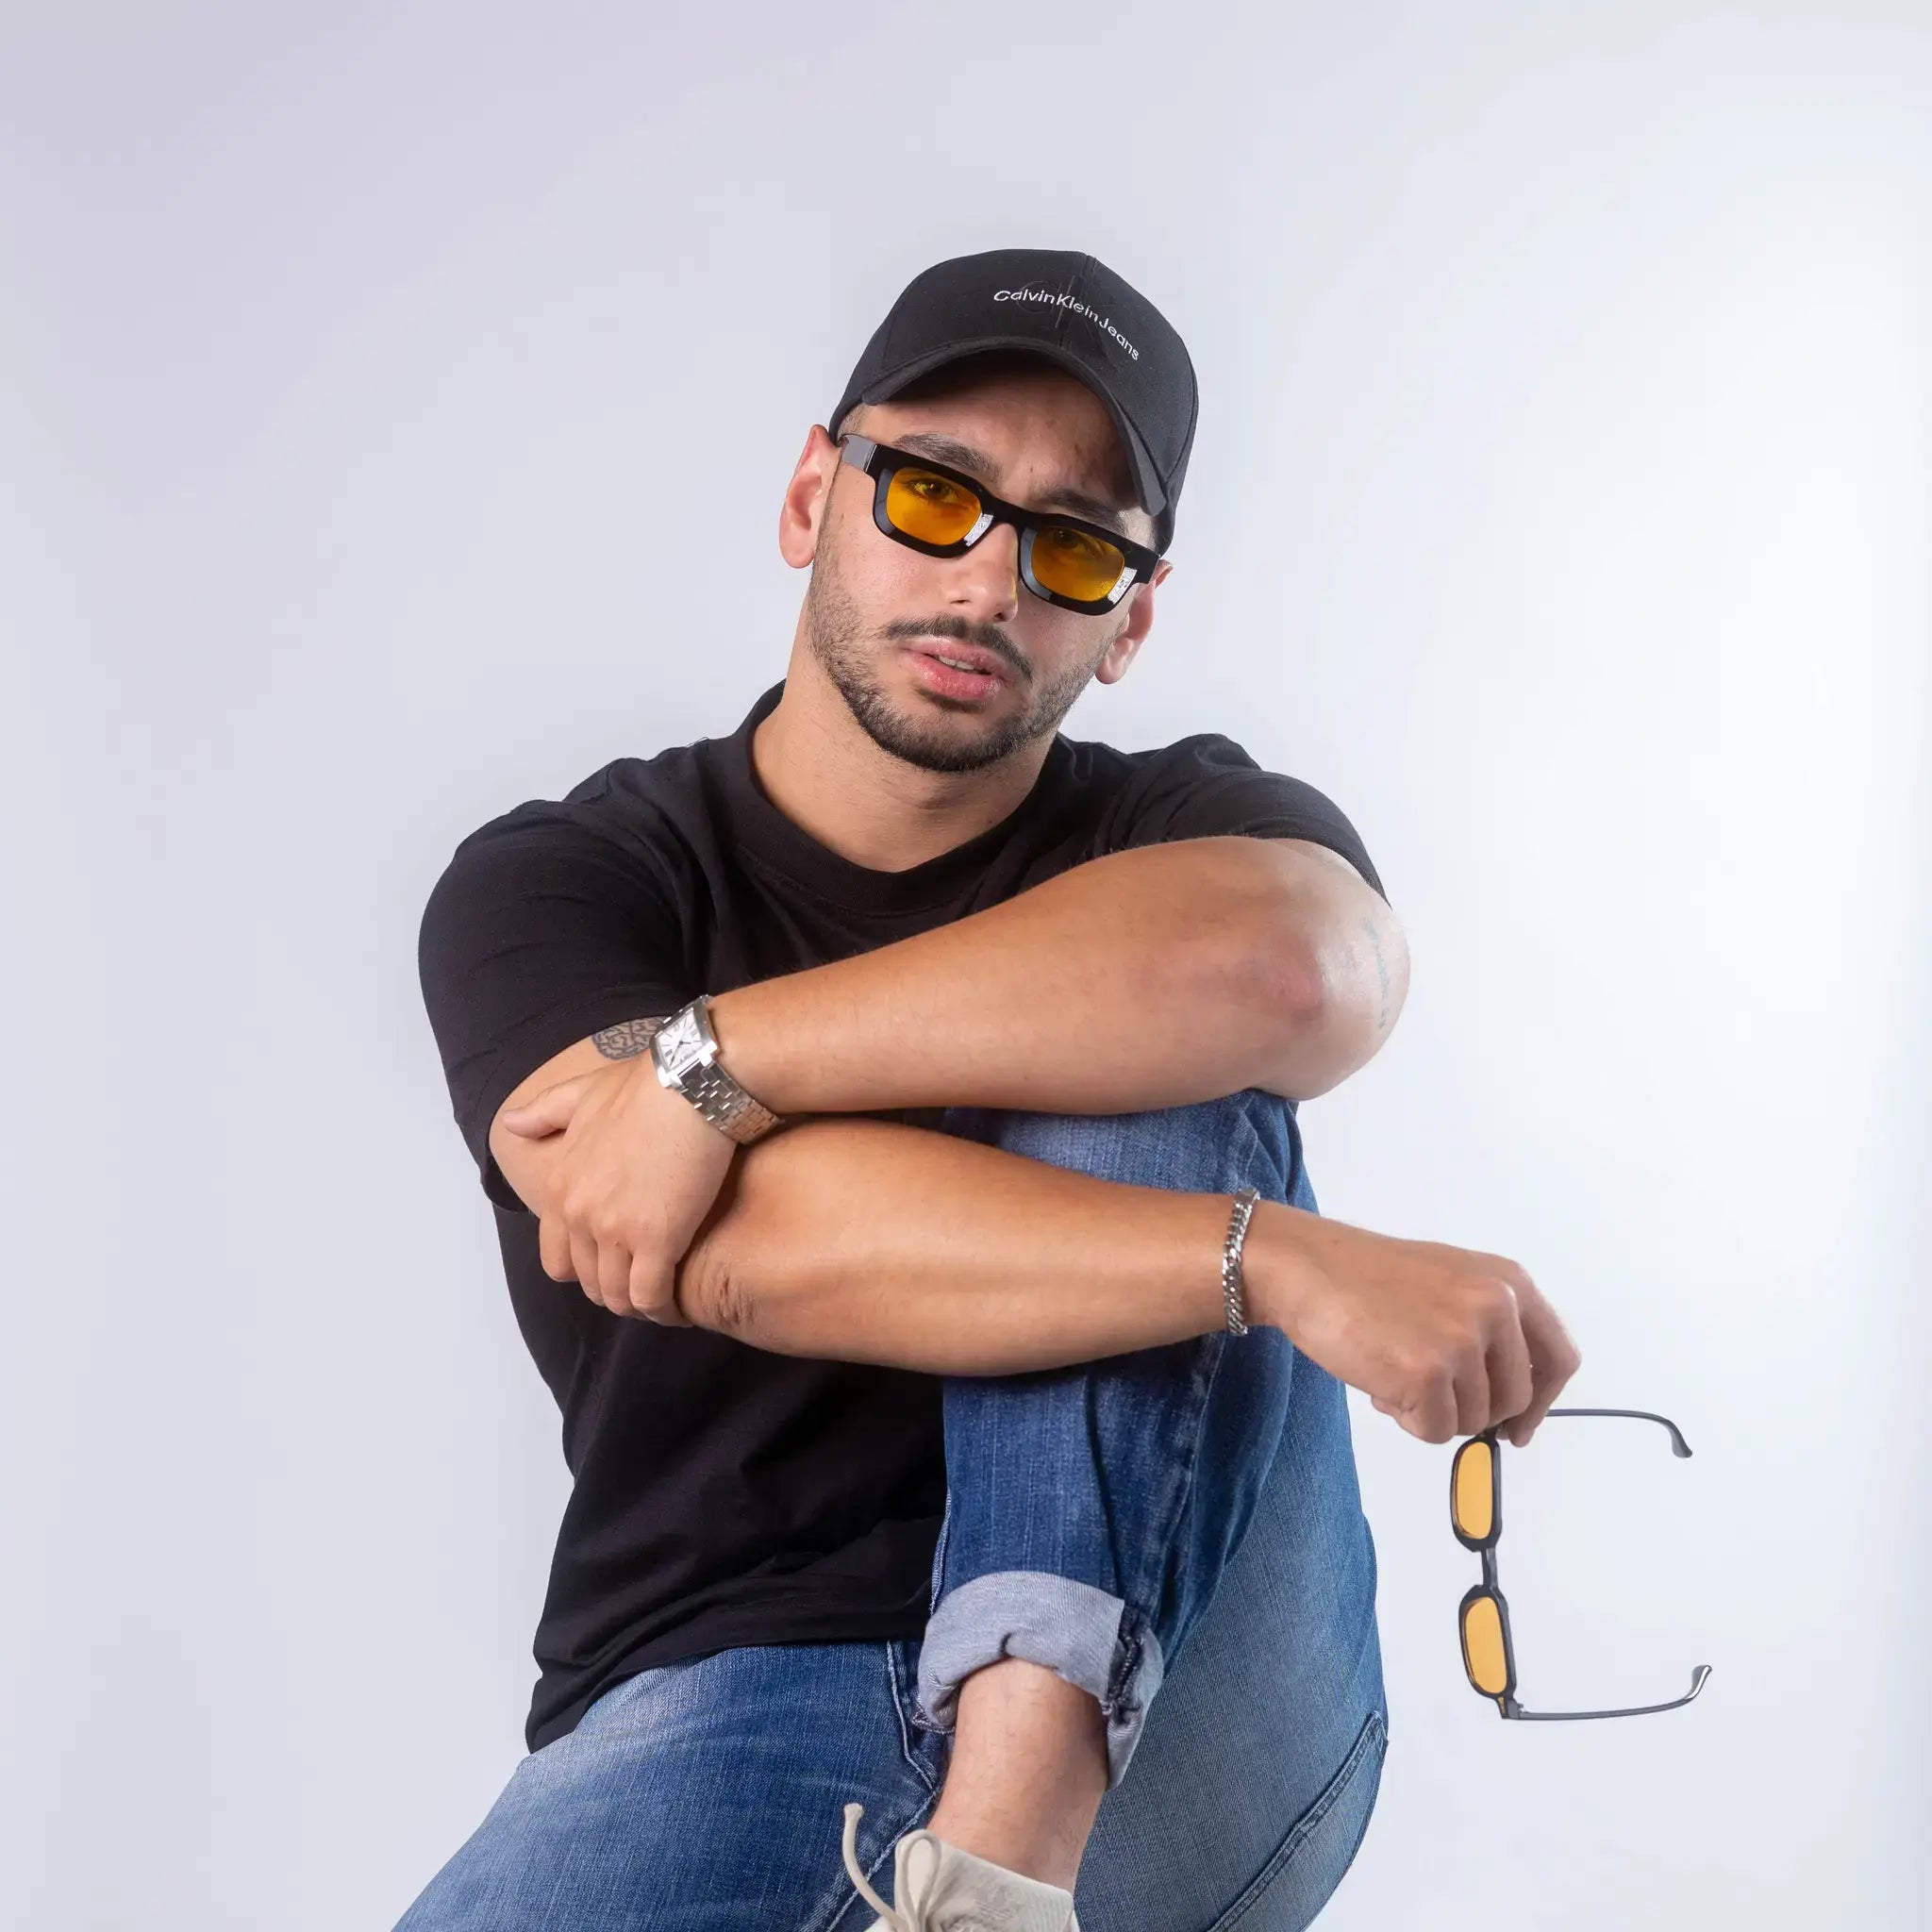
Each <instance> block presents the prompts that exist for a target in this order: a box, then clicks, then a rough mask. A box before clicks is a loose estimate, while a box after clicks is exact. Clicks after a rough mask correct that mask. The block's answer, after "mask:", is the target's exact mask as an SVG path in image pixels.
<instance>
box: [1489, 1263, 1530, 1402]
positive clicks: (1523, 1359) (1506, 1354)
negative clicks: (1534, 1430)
mask: <svg viewBox="0 0 1932 1932" xmlns="http://www.w3.org/2000/svg"><path fill="white" fill-rule="evenodd" d="M1527 1279H1528V1277H1527V1276H1525V1277H1524V1283H1525V1286H1526V1285H1527ZM1505 1286H1506V1287H1507V1288H1508V1290H1509V1300H1508V1307H1507V1309H1506V1310H1505V1311H1504V1313H1503V1315H1502V1317H1501V1318H1500V1319H1499V1320H1498V1322H1497V1324H1496V1325H1495V1327H1494V1329H1493V1330H1492V1331H1491V1336H1490V1352H1489V1369H1490V1415H1489V1421H1488V1422H1485V1423H1484V1424H1481V1426H1482V1427H1484V1428H1488V1427H1489V1426H1490V1425H1491V1424H1500V1423H1504V1422H1507V1421H1508V1420H1509V1418H1511V1417H1512V1416H1519V1415H1521V1414H1522V1413H1523V1411H1524V1409H1525V1408H1527V1407H1529V1404H1530V1400H1531V1398H1532V1397H1533V1395H1534V1394H1535V1392H1536V1382H1535V1375H1534V1373H1533V1371H1532V1370H1531V1368H1530V1362H1531V1359H1532V1357H1531V1355H1530V1349H1529V1342H1528V1341H1527V1339H1526V1337H1525V1336H1524V1328H1523V1305H1524V1295H1523V1294H1522V1292H1521V1291H1519V1290H1517V1289H1516V1288H1515V1287H1514V1286H1513V1285H1512V1284H1507V1283H1506V1284H1505ZM1512 1440H1513V1439H1512Z"/></svg>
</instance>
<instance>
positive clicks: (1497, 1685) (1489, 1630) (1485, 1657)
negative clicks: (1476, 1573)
mask: <svg viewBox="0 0 1932 1932" xmlns="http://www.w3.org/2000/svg"><path fill="white" fill-rule="evenodd" d="M1462 1662H1463V1667H1464V1668H1465V1669H1466V1670H1467V1671H1468V1672H1469V1681H1470V1682H1471V1683H1472V1684H1474V1686H1475V1688H1476V1689H1477V1690H1478V1691H1481V1692H1482V1693H1483V1695H1484V1696H1485V1697H1500V1696H1502V1694H1503V1693H1504V1692H1505V1691H1507V1690H1508V1688H1509V1664H1508V1658H1507V1655H1506V1653H1505V1651H1504V1649H1503V1613H1502V1611H1501V1610H1499V1609H1498V1608H1497V1607H1496V1600H1495V1598H1494V1597H1492V1596H1479V1597H1477V1598H1476V1600H1475V1601H1474V1603H1473V1604H1471V1605H1470V1606H1469V1607H1468V1608H1467V1609H1466V1610H1464V1611H1463V1613H1462Z"/></svg>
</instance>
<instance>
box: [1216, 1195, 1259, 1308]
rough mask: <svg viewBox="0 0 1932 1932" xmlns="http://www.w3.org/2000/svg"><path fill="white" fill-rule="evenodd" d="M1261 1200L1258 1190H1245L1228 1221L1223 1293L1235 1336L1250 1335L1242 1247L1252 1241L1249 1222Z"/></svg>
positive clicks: (1222, 1271)
mask: <svg viewBox="0 0 1932 1932" xmlns="http://www.w3.org/2000/svg"><path fill="white" fill-rule="evenodd" d="M1260 1198H1261V1191H1260V1190H1259V1189H1258V1188H1242V1189H1241V1191H1239V1192H1238V1193H1237V1194H1236V1195H1235V1197H1234V1208H1233V1209H1232V1210H1231V1211H1230V1213H1229V1215H1228V1218H1227V1238H1226V1240H1225V1241H1223V1242H1222V1244H1221V1291H1222V1294H1223V1296H1224V1299H1225V1301H1226V1303H1227V1328H1228V1333H1229V1334H1231V1335H1245V1334H1246V1333H1247V1332H1248V1324H1247V1320H1246V1316H1245V1314H1244V1312H1243V1310H1242V1307H1241V1288H1242V1282H1241V1247H1242V1244H1243V1243H1244V1242H1245V1241H1247V1238H1248V1222H1249V1220H1250V1218H1251V1217H1252V1216H1253V1214H1254V1212H1255V1203H1256V1202H1257V1201H1258V1200H1259V1199H1260Z"/></svg>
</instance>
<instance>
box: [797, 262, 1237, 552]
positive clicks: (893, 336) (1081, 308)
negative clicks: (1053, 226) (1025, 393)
mask: <svg viewBox="0 0 1932 1932" xmlns="http://www.w3.org/2000/svg"><path fill="white" fill-rule="evenodd" d="M987 349H1024V350H1030V351H1032V352H1033V353H1034V354H1036V355H1040V356H1043V357H1045V358H1047V359H1048V360H1049V361H1052V362H1057V363H1058V364H1059V365H1060V367H1061V368H1063V369H1065V370H1068V371H1069V372H1071V373H1072V374H1073V375H1077V376H1078V377H1079V378H1080V380H1081V381H1082V382H1084V383H1085V384H1086V385H1087V387H1088V388H1089V389H1091V391H1093V392H1094V393H1095V394H1096V395H1097V396H1098V397H1099V398H1100V400H1101V401H1102V402H1103V403H1105V404H1106V405H1107V410H1108V415H1110V416H1111V417H1112V418H1113V421H1114V427H1115V428H1116V429H1118V430H1119V431H1120V436H1121V441H1122V443H1123V444H1124V446H1125V449H1126V453H1127V467H1128V471H1129V474H1130V475H1132V476H1133V479H1134V493H1135V495H1136V496H1137V497H1138V498H1139V499H1140V502H1141V508H1142V509H1144V510H1145V511H1146V512H1147V513H1148V515H1149V516H1151V517H1152V518H1153V519H1154V531H1155V543H1154V547H1155V548H1156V549H1157V550H1162V551H1164V550H1165V549H1166V548H1167V546H1168V544H1169V542H1170V541H1172V539H1173V537H1174V504H1175V502H1176V501H1177V500H1178V498H1179V496H1180V493H1181V479H1182V478H1183V477H1184V476H1185V475H1187V473H1188V453H1189V451H1190V450H1191V448H1192V447H1193V443H1194V418H1195V416H1196V414H1197V413H1198V411H1199V406H1200V394H1199V391H1198V390H1197V389H1196V387H1195V383H1194V365H1193V363H1192V362H1191V361H1190V360H1189V358H1188V351H1187V345H1186V343H1184V342H1183V341H1181V339H1180V337H1179V336H1178V335H1176V334H1175V333H1174V328H1173V326H1172V325H1170V324H1169V322H1168V320H1167V318H1166V317H1165V316H1164V315H1162V314H1161V312H1160V311H1159V310H1158V308H1155V306H1154V305H1153V303H1151V302H1150V301H1148V300H1147V298H1146V297H1145V296H1144V295H1141V294H1140V293H1138V292H1137V291H1135V290H1133V289H1131V288H1129V287H1128V285H1127V284H1126V283H1125V282H1124V281H1123V280H1122V279H1121V278H1120V276H1119V275H1115V274H1114V272H1113V271H1112V270H1111V269H1110V268H1108V266H1107V265H1106V264H1105V263H1104V262H1100V261H1096V260H1095V259H1094V258H1093V257H1092V256H1091V255H1076V254H1074V253H1072V252H1071V251H1069V250H1065V249H1057V248H994V249H991V250H989V251H988V252H987V253H985V254H983V255H960V256H956V257H955V258H953V259H952V260H950V261H941V262H939V263H937V264H936V265H935V266H933V267H932V268H929V269H926V270H925V271H924V273H923V274H921V275H915V276H914V277H913V278H912V280H911V281H910V282H908V284H907V285H906V288H905V290H904V291H903V292H902V293H901V294H900V296H899V299H898V300H897V301H896V302H894V303H893V304H892V307H891V311H890V312H889V313H888V314H887V316H886V319H885V321H883V322H882V323H880V324H879V325H878V327H877V328H876V329H875V330H874V332H873V338H872V341H869V342H868V343H867V344H866V345H865V353H864V354H863V355H862V356H860V357H859V358H858V367H857V368H856V369H854V370H853V372H852V376H851V380H850V381H848V382H847V383H846V385H845V393H844V394H843V395H842V396H841V397H840V398H839V407H838V408H836V409H834V410H833V411H832V413H831V415H830V417H829V418H827V426H828V427H829V428H830V430H831V432H832V435H833V436H834V437H835V438H836V437H837V436H838V434H839V425H840V424H841V422H842V421H843V420H844V418H845V416H846V414H847V413H848V412H849V411H850V410H851V409H853V408H856V407H857V406H858V404H860V403H882V402H884V401H885V400H886V399H887V398H888V397H889V396H891V395H892V394H893V393H894V392H895V391H899V390H902V389H904V388H905V387H906V386H907V384H908V383H909V382H912V381H913V380H914V379H915V378H917V377H919V376H922V375H926V374H927V373H928V372H929V371H931V370H934V369H938V368H940V367H941V365H942V364H944V363H947V362H957V361H958V360H959V359H960V358H963V357H966V356H976V355H978V354H980V353H981V352H982V351H984V350H987Z"/></svg>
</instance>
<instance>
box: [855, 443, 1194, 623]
mask: <svg viewBox="0 0 1932 1932" xmlns="http://www.w3.org/2000/svg"><path fill="white" fill-rule="evenodd" d="M839 460H840V461H841V462H844V463H850V464H851V465H852V467H853V468H854V469H855V470H857V471H858V473H859V474H860V475H865V476H870V477H872V478H873V479H874V490H873V496H872V520H873V522H874V524H876V525H878V526H879V528H880V530H881V531H883V532H884V533H885V535H887V536H888V537H890V538H891V540H892V541H893V542H895V543H904V544H905V545H907V547H908V549H912V550H918V551H923V552H924V554H925V555H926V556H927V557H963V556H964V555H965V554H966V552H967V551H969V550H971V549H972V548H973V546H974V544H975V543H977V542H978V541H979V540H980V539H981V538H982V537H984V536H985V535H986V533H987V532H988V531H989V530H991V528H992V526H993V525H995V524H1011V525H1012V526H1013V527H1014V529H1015V530H1017V531H1018V532H1019V533H1020V580H1021V582H1022V583H1024V585H1025V586H1026V588H1027V589H1028V590H1029V591H1032V592H1033V594H1034V595H1035V596H1036V597H1043V598H1045V600H1046V601H1047V602H1048V603H1049V604H1058V606H1059V608H1061V609H1062V610H1080V611H1084V612H1086V613H1087V615H1089V616H1090V617H1092V616H1102V615H1104V614H1105V613H1106V612H1108V611H1109V610H1112V609H1114V608H1117V607H1118V606H1119V604H1120V601H1121V599H1122V598H1123V597H1124V596H1125V595H1126V594H1127V592H1128V591H1131V590H1132V589H1133V588H1134V586H1135V585H1136V584H1140V583H1145V582H1146V581H1147V580H1148V578H1150V577H1151V576H1152V575H1154V566H1155V565H1156V564H1158V562H1159V561H1160V554H1159V552H1158V551H1155V550H1148V549H1146V548H1144V547H1143V546H1142V545H1141V544H1139V543H1132V542H1129V541H1127V539H1126V538H1124V537H1123V536H1122V535H1121V534H1120V532H1119V531H1118V530H1109V529H1106V528H1103V527H1102V526H1101V525H1098V524H1088V523H1082V522H1081V521H1080V519H1079V518H1078V517H1069V516H1059V515H1050V514H1048V513H1046V512H1045V511H1042V510H1034V509H1023V508H1021V507H1020V505H1018V504H1016V503H1006V502H1003V501H1002V500H1001V499H1000V498H999V497H997V496H994V495H993V494H991V491H988V490H987V488H986V487H985V485H984V484H981V483H975V482H974V480H973V478H972V477H971V476H967V475H962V474H961V473H960V472H959V471H958V470H949V469H948V468H947V467H946V466H945V464H943V463H936V462H934V461H933V460H932V458H930V457H917V456H913V455H912V454H910V452H908V451H907V450H903V449H893V448H892V447H891V445H890V444H889V443H883V442H874V441H872V439H871V438H870V437H865V436H853V435H846V436H841V438H840V439H839Z"/></svg>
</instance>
